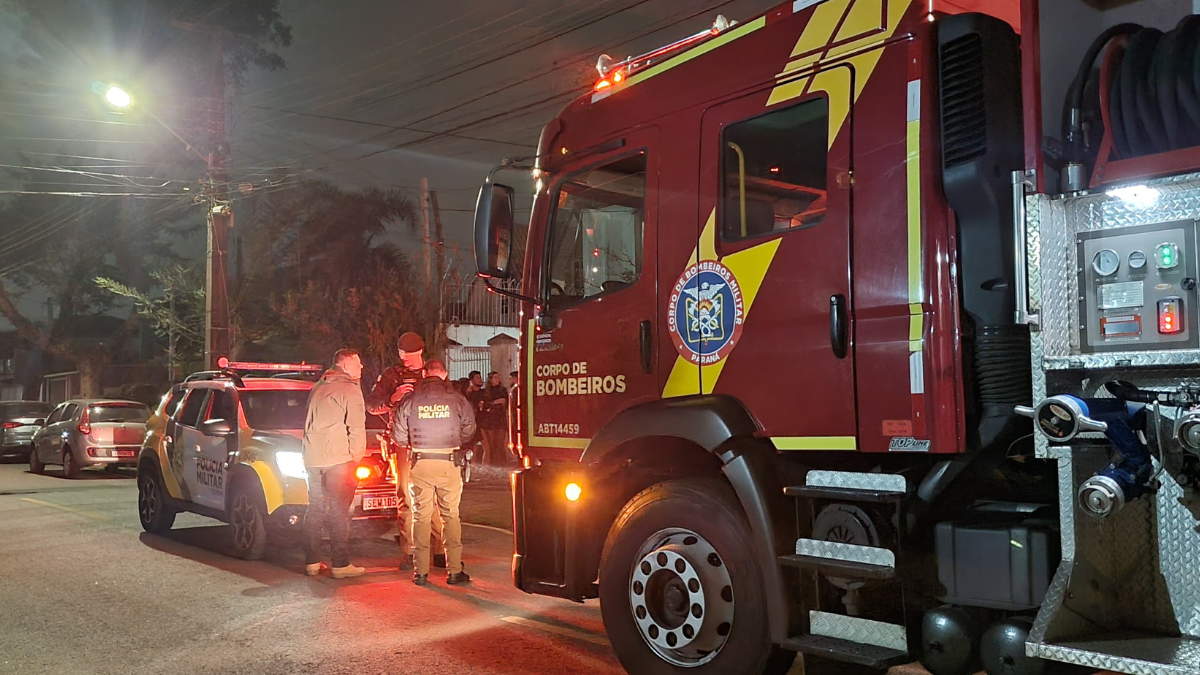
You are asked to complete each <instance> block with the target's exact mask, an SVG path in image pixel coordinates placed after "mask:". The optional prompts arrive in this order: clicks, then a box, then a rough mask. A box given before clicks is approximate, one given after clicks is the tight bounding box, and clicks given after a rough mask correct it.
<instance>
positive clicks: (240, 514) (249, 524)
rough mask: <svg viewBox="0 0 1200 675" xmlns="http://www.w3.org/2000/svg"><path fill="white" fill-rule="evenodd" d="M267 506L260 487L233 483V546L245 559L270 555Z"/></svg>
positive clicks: (231, 510) (240, 556)
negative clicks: (267, 553) (268, 553)
mask: <svg viewBox="0 0 1200 675" xmlns="http://www.w3.org/2000/svg"><path fill="white" fill-rule="evenodd" d="M266 514H267V505H266V503H265V500H264V499H263V496H262V491H261V490H260V489H258V487H257V486H254V485H250V484H249V482H248V481H246V480H242V481H239V482H237V483H235V484H234V487H233V498H232V499H231V500H230V501H229V530H230V544H232V547H233V554H234V555H235V556H237V557H239V558H241V559H242V560H258V559H259V558H262V557H263V554H265V553H266V552H267V516H266Z"/></svg>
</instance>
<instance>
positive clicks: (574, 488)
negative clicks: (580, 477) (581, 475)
mask: <svg viewBox="0 0 1200 675" xmlns="http://www.w3.org/2000/svg"><path fill="white" fill-rule="evenodd" d="M566 493H567V501H569V502H577V501H579V498H580V497H581V496H582V495H583V488H581V487H579V483H567V489H566Z"/></svg>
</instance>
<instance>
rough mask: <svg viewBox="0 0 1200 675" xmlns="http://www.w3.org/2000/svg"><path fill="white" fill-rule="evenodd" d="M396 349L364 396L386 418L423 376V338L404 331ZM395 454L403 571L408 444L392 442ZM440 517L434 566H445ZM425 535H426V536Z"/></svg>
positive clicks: (408, 562)
mask: <svg viewBox="0 0 1200 675" xmlns="http://www.w3.org/2000/svg"><path fill="white" fill-rule="evenodd" d="M396 349H397V351H399V352H400V363H399V364H397V365H394V366H392V367H391V368H388V369H387V370H385V371H384V372H383V374H382V375H380V376H379V379H378V380H376V381H375V386H374V387H373V388H372V389H371V395H370V396H368V397H367V412H369V413H371V414H372V415H380V416H382V417H383V418H384V419H387V420H390V419H391V416H392V411H393V410H395V408H396V406H397V405H399V403H400V399H402V398H404V397H405V396H406V395H407V394H409V393H411V392H412V390H413V389H414V388H415V387H416V385H417V384H418V383H419V382H420V381H421V380H423V379H424V378H425V358H424V354H423V352H424V351H425V340H423V339H422V338H421V336H420V335H417V334H416V333H413V332H408V333H404V334H403V335H401V336H400V339H399V340H398V341H397V342H396ZM392 448H393V450H394V451H395V456H396V464H395V471H396V496H397V498H398V501H399V504H398V509H397V513H396V515H397V521H398V522H397V523H396V526H397V527H396V529H397V530H399V532H400V547H401V556H400V570H401V571H402V572H406V571H408V570H411V569H413V521H412V495H411V494H410V490H411V487H410V482H411V481H410V480H409V475H408V474H409V460H408V444H407V443H404V444H402V445H397V444H395V443H393V444H392ZM442 527H443V523H442V519H441V518H440V517H438V518H435V519H434V521H433V538H434V540H435V541H436V543H437V545H436V546H435V550H436V551H439V552H438V553H436V554H435V555H434V556H433V564H434V565H435V566H437V567H445V566H446V555H445V554H444V553H441V552H440V551H442V550H443V546H444V544H443V541H442ZM426 537H428V535H426Z"/></svg>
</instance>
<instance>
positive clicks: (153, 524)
mask: <svg viewBox="0 0 1200 675" xmlns="http://www.w3.org/2000/svg"><path fill="white" fill-rule="evenodd" d="M137 485H138V520H139V521H141V523H142V529H143V530H145V531H147V532H149V533H151V534H162V533H163V532H166V531H167V530H169V529H171V526H172V525H174V524H175V509H173V508H171V506H170V505H169V504H167V500H166V494H165V491H164V490H163V485H162V477H161V476H159V474H158V468H157V467H155V466H154V465H153V464H152V463H150V462H145V463H143V464H142V466H140V467H138V477H137Z"/></svg>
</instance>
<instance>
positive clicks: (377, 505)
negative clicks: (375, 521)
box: [362, 495, 400, 511]
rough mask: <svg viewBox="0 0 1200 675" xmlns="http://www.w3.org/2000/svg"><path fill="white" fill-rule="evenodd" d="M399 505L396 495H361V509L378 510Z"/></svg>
mask: <svg viewBox="0 0 1200 675" xmlns="http://www.w3.org/2000/svg"><path fill="white" fill-rule="evenodd" d="M399 505H400V500H399V498H397V497H396V495H375V496H367V497H363V501H362V507H363V511H378V510H379V509H394V508H396V507H397V506H399Z"/></svg>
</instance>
